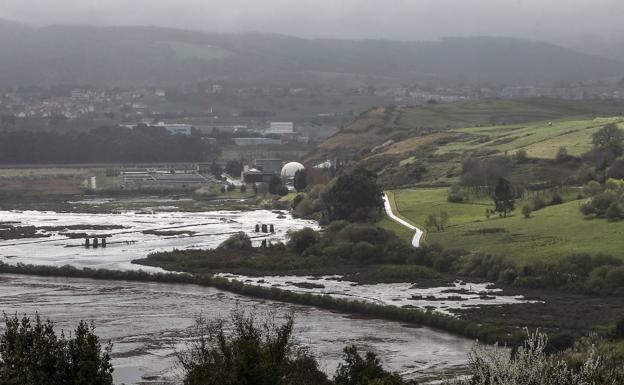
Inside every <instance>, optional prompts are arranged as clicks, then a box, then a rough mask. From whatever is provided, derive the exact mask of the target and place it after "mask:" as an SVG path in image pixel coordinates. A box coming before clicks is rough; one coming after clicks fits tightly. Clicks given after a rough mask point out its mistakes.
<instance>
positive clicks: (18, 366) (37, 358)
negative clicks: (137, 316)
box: [0, 315, 113, 385]
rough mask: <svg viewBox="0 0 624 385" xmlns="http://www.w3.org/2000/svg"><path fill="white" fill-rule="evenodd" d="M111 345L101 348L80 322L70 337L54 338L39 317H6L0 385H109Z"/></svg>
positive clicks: (51, 327) (90, 328)
mask: <svg viewBox="0 0 624 385" xmlns="http://www.w3.org/2000/svg"><path fill="white" fill-rule="evenodd" d="M111 350H112V345H111V344H110V343H109V344H108V345H106V346H105V347H102V344H101V342H100V339H99V337H98V336H97V335H96V334H95V332H94V328H93V326H89V325H87V323H86V322H84V321H81V322H80V323H79V324H78V326H77V327H76V329H75V330H74V333H73V338H72V337H69V338H67V337H65V335H64V334H63V333H61V336H60V337H59V336H57V335H56V333H55V331H54V324H53V323H52V322H51V321H49V320H48V321H46V322H43V321H41V318H40V317H39V315H36V316H35V318H34V319H30V318H29V317H23V318H22V319H21V320H20V319H18V318H17V316H14V317H7V316H6V315H5V330H4V334H3V335H2V336H1V337H0V384H7V385H41V384H46V385H66V384H72V385H73V384H75V385H78V384H80V385H83V384H84V385H112V384H113V377H112V372H113V366H112V364H111V357H110V353H111Z"/></svg>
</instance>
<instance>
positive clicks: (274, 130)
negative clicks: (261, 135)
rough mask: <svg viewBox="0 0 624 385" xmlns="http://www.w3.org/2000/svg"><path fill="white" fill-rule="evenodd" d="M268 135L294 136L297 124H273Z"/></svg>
mask: <svg viewBox="0 0 624 385" xmlns="http://www.w3.org/2000/svg"><path fill="white" fill-rule="evenodd" d="M266 133H267V134H275V135H292V134H294V133H295V124H294V123H293V122H271V123H270V125H269V129H268V130H267V131H266Z"/></svg>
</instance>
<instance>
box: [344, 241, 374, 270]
mask: <svg viewBox="0 0 624 385" xmlns="http://www.w3.org/2000/svg"><path fill="white" fill-rule="evenodd" d="M378 254H380V253H379V249H378V248H377V247H375V246H373V245H371V244H370V243H369V242H366V241H361V242H358V243H356V244H355V245H354V246H353V249H352V252H351V258H352V259H353V261H354V262H356V263H361V264H368V263H371V262H374V261H375V259H376V258H378V257H381V256H380V255H378Z"/></svg>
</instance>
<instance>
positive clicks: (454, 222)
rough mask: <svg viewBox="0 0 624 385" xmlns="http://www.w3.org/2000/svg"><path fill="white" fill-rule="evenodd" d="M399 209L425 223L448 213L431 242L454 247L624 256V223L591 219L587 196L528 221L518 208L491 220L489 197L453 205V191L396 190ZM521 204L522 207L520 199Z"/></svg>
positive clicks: (529, 257)
mask: <svg viewBox="0 0 624 385" xmlns="http://www.w3.org/2000/svg"><path fill="white" fill-rule="evenodd" d="M394 193H395V199H396V203H397V207H398V209H399V213H400V214H401V215H402V216H403V217H405V218H407V219H408V220H410V221H411V222H413V223H414V224H417V225H422V223H424V221H425V219H426V217H427V215H428V214H430V213H439V212H440V211H446V212H448V213H449V214H450V217H451V219H450V225H449V226H448V227H447V229H446V230H445V231H443V232H428V234H427V242H428V243H430V244H435V243H438V244H441V245H443V246H444V247H445V248H449V249H465V250H469V251H478V252H481V253H489V254H494V255H501V256H508V257H512V258H513V259H514V260H515V261H517V262H518V263H522V262H527V261H545V262H552V261H556V260H557V259H558V258H561V257H565V256H567V255H570V254H574V253H589V254H599V253H602V254H610V255H614V256H617V257H622V258H624V222H622V221H620V222H608V221H607V220H605V219H585V218H584V217H583V216H582V215H581V214H580V212H579V205H580V204H581V203H582V201H581V200H572V201H568V202H566V203H564V204H561V205H557V206H549V207H546V208H544V209H542V210H539V211H536V212H533V213H532V215H531V217H530V218H528V219H525V218H524V217H523V216H522V214H521V213H520V210H519V209H516V211H514V212H513V213H512V214H511V215H510V216H508V217H507V218H499V217H492V218H490V219H487V218H486V216H485V208H486V207H490V208H492V207H493V205H492V203H491V202H489V201H477V202H469V203H449V202H447V200H446V196H447V190H446V189H445V188H438V189H409V190H396V191H395V192H394ZM517 207H522V202H518V204H517Z"/></svg>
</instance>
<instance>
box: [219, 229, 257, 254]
mask: <svg viewBox="0 0 624 385" xmlns="http://www.w3.org/2000/svg"><path fill="white" fill-rule="evenodd" d="M251 247H252V245H251V239H250V238H249V235H247V234H245V233H244V232H242V231H239V232H238V233H236V234H232V235H230V237H229V238H228V239H226V240H225V241H223V242H221V244H220V245H219V248H220V249H225V250H251Z"/></svg>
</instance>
